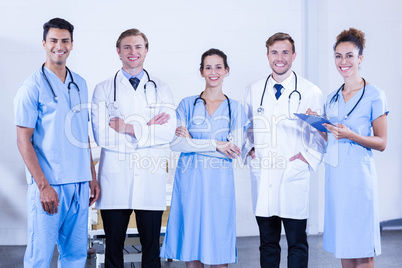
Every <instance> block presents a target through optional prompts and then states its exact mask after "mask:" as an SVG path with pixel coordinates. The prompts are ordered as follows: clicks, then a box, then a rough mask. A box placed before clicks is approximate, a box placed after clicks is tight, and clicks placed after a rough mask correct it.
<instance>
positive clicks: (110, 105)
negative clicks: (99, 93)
mask: <svg viewBox="0 0 402 268" xmlns="http://www.w3.org/2000/svg"><path fill="white" fill-rule="evenodd" d="M119 72H120V70H118V71H117V72H116V74H115V75H114V79H113V102H112V103H111V104H109V105H108V109H109V110H111V111H114V110H116V109H118V108H119V104H118V103H117V101H116V95H117V93H116V78H117V74H118V73H119ZM144 72H145V74H146V75H147V78H148V81H147V82H146V83H145V85H144V94H145V101H146V102H147V107H148V108H151V106H149V103H148V96H147V84H148V83H151V84H153V86H154V90H155V103H157V102H158V95H157V94H158V86H157V85H156V83H155V81H154V80H151V79H150V78H149V74H148V72H147V71H146V70H145V69H144Z"/></svg>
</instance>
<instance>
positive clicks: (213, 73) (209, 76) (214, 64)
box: [201, 55, 229, 88]
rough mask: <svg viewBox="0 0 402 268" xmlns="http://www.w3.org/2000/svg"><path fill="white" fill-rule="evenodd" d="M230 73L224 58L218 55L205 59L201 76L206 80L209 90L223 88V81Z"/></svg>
mask: <svg viewBox="0 0 402 268" xmlns="http://www.w3.org/2000/svg"><path fill="white" fill-rule="evenodd" d="M228 73H229V68H225V63H224V62H223V58H221V57H220V56H218V55H211V56H207V57H205V59H204V69H203V70H201V75H202V77H204V78H205V82H206V87H207V88H214V87H219V86H222V82H223V79H224V78H225V76H227V75H228Z"/></svg>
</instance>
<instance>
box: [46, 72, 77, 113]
mask: <svg viewBox="0 0 402 268" xmlns="http://www.w3.org/2000/svg"><path fill="white" fill-rule="evenodd" d="M66 70H67V72H68V74H69V75H70V78H71V82H70V83H68V85H67V88H68V98H69V99H70V109H71V111H73V112H74V113H79V112H81V110H82V108H81V92H80V88H79V87H78V85H77V84H76V83H75V82H74V78H73V75H72V74H71V71H70V69H68V68H67V66H66ZM42 74H43V76H44V77H45V79H46V82H47V84H48V85H49V87H50V90H51V91H52V94H53V99H54V102H56V103H57V102H58V101H59V97H57V95H56V93H55V92H54V90H53V87H52V85H51V84H50V82H49V79H48V78H47V76H46V73H45V64H42ZM71 85H74V86H75V88H76V89H77V92H78V98H79V100H80V107H79V108H78V109H75V108H73V107H72V104H71V95H70V94H71V93H70V91H71Z"/></svg>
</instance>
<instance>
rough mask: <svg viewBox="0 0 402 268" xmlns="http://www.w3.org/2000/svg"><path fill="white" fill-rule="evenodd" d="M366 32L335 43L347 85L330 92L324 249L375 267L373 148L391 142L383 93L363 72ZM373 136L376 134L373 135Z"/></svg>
mask: <svg viewBox="0 0 402 268" xmlns="http://www.w3.org/2000/svg"><path fill="white" fill-rule="evenodd" d="M364 46H365V38H364V33H363V32H361V31H360V30H357V29H354V28H350V29H349V30H345V31H343V32H341V33H340V34H339V35H338V37H337V39H336V43H335V45H334V51H335V66H336V68H337V70H338V72H339V73H340V74H341V76H342V77H343V79H344V84H343V85H342V86H341V87H340V88H339V89H338V90H335V91H334V92H332V93H331V94H329V96H328V98H327V102H326V107H325V108H326V116H327V118H328V119H329V120H330V121H331V122H332V123H335V124H334V126H333V125H328V124H325V127H326V128H327V129H328V131H329V133H328V143H327V151H326V156H325V158H326V170H325V173H326V174H325V221H324V249H325V250H327V251H329V252H332V253H333V254H334V255H335V257H336V258H341V259H342V260H341V262H342V267H344V268H346V267H359V268H363V267H374V255H379V254H381V244H380V226H379V219H378V204H377V203H378V200H377V199H378V198H377V175H376V170H375V165H374V158H373V152H372V150H379V151H383V150H384V149H385V147H386V144H387V114H388V106H387V101H386V98H385V95H384V92H383V91H382V90H380V89H379V88H378V87H376V86H375V85H374V84H372V83H370V82H369V81H366V80H365V79H364V78H362V77H361V76H360V74H359V65H360V64H361V63H362V61H363V48H364ZM372 133H373V134H372Z"/></svg>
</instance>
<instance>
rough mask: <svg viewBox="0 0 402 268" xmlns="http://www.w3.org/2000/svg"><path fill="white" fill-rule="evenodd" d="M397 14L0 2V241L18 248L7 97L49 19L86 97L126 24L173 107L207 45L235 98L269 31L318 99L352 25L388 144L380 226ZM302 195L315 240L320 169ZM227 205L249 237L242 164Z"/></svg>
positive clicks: (306, 5)
mask: <svg viewBox="0 0 402 268" xmlns="http://www.w3.org/2000/svg"><path fill="white" fill-rule="evenodd" d="M400 10H401V8H400V4H399V2H398V1H391V0H384V1H381V4H377V3H376V2H374V1H373V4H368V3H367V1H363V0H358V1H354V2H352V1H346V0H337V1H335V0H333V1H330V0H325V1H319V0H311V1H309V0H304V1H301V0H300V1H299V0H282V1H281V0H270V1H262V0H261V1H243V0H233V1H217V0H204V1H185V0H182V1H180V0H175V1H161V0H148V1H129V0H122V1H77V0H72V1H68V2H66V1H54V0H53V1H50V0H42V1H32V0H15V1H7V0H0V59H1V64H0V92H1V94H2V98H1V99H0V109H1V110H0V112H1V113H0V120H1V121H0V123H1V125H2V128H0V245H2V244H3V245H5V244H9V245H17V244H25V243H26V230H25V229H26V213H25V199H26V183H25V178H24V168H23V163H22V160H21V157H20V155H19V153H18V149H17V147H16V142H15V140H16V134H15V126H14V125H13V117H14V116H13V98H14V96H15V93H16V91H17V89H18V87H19V84H20V83H21V82H23V81H24V80H25V79H26V78H27V77H28V76H29V75H30V74H31V73H32V72H34V71H35V70H36V69H37V68H39V67H40V65H41V64H42V63H43V62H44V60H45V53H44V51H43V48H42V43H41V40H42V25H43V23H44V22H46V21H47V20H49V19H50V18H53V17H57V16H58V17H62V18H65V19H67V20H68V21H70V22H71V23H72V24H73V25H74V26H75V32H74V50H73V51H72V53H71V54H70V57H69V59H68V66H69V67H70V68H71V69H72V70H74V71H76V72H78V73H79V74H81V75H82V76H83V77H84V78H86V80H87V83H88V87H89V89H90V94H92V90H93V88H94V86H95V85H96V84H97V83H99V82H100V81H102V80H104V79H106V78H108V77H110V76H112V75H113V74H114V73H115V72H116V71H117V70H118V69H119V67H120V66H121V63H120V61H119V60H118V57H117V55H116V52H115V42H116V39H117V37H118V35H119V34H120V33H121V32H122V31H124V30H126V29H128V28H133V27H135V28H139V29H140V30H142V31H143V32H145V33H146V35H147V36H148V39H149V42H150V49H149V53H148V55H147V60H146V64H145V68H147V69H148V70H149V71H150V72H152V73H153V74H154V75H156V76H158V77H159V78H161V79H162V80H164V81H165V82H167V83H168V84H169V85H170V87H171V89H172V91H173V92H174V97H175V102H176V104H177V103H178V102H179V101H180V100H181V99H182V98H183V97H185V96H188V95H192V94H198V93H199V92H200V91H202V89H203V85H204V82H203V79H202V78H201V77H200V75H199V72H198V68H199V61H200V57H201V54H202V53H203V52H204V51H205V50H207V49H209V48H211V47H216V48H219V49H222V50H223V51H224V52H225V53H226V54H227V55H228V58H229V65H230V67H231V71H230V76H229V77H228V78H226V81H225V83H224V91H225V93H226V94H228V95H229V96H230V97H232V98H234V99H237V100H240V99H241V98H242V96H243V95H244V89H245V87H246V86H247V85H248V84H249V83H250V82H252V81H254V80H256V79H259V78H261V77H265V76H267V74H268V73H269V66H268V62H267V59H266V56H265V53H266V50H265V45H264V44H265V41H266V39H267V38H268V37H269V36H270V35H272V34H273V33H275V32H277V31H284V32H288V33H289V34H291V35H292V36H293V38H294V39H295V41H296V50H297V52H298V56H297V58H296V62H295V63H294V69H295V70H296V71H297V72H299V73H300V74H302V75H305V76H306V77H308V78H309V79H311V80H312V81H313V82H315V83H316V84H318V85H319V87H320V88H321V89H322V90H323V92H324V94H325V95H326V94H327V93H329V92H330V91H332V90H334V89H335V88H336V87H338V86H339V85H340V83H341V78H340V76H339V75H338V74H337V73H336V70H335V68H334V66H333V56H332V45H333V42H334V40H335V37H336V35H337V34H338V33H339V32H340V31H341V30H342V29H344V28H348V27H350V26H354V27H358V28H361V29H362V30H363V31H364V32H366V34H367V39H368V42H367V50H366V58H365V62H364V64H363V68H362V73H363V75H364V76H365V77H366V78H367V80H369V81H370V82H373V83H375V84H376V85H378V86H379V87H381V88H383V89H384V90H385V91H386V93H387V97H388V101H389V105H390V110H391V113H390V116H389V142H388V144H389V145H388V148H387V150H386V151H385V152H384V153H379V154H376V158H377V166H378V173H379V181H380V189H379V193H380V216H381V220H387V219H392V218H399V217H402V208H401V204H402V202H401V201H402V197H401V195H400V194H399V193H400V192H401V190H402V189H401V188H402V185H401V183H400V181H399V178H398V174H399V173H400V171H401V170H400V168H399V166H398V164H399V163H401V156H400V155H399V154H398V153H397V149H400V148H401V144H400V140H398V139H397V133H400V127H399V125H398V124H397V122H396V118H397V117H396V116H395V115H397V114H400V112H401V108H400V105H399V106H398V105H397V104H396V101H397V100H399V99H401V98H400V97H401V96H400V94H401V93H400V92H401V90H400V85H401V82H402V81H401V78H400V77H399V76H398V72H394V71H393V70H397V69H398V66H397V64H398V60H399V59H401V52H400V50H398V49H397V46H398V45H399V44H400V42H401V38H402V35H401V23H402V19H401V18H400V16H398V15H399V14H398V13H397V11H400ZM373 18H375V20H374V19H373ZM398 26H399V27H398ZM391 31H392V32H391ZM394 32H397V33H394ZM376 52H377V53H376ZM398 87H399V88H398ZM398 129H399V130H398ZM389 159H392V161H389ZM387 160H388V161H387ZM311 189H312V193H311V206H310V212H311V217H310V219H309V233H313V234H314V233H318V232H322V226H323V200H324V199H323V198H324V196H323V169H321V170H320V172H319V173H318V174H316V175H315V176H314V179H313V180H312V188H311ZM236 199H237V202H236V204H237V229H238V235H257V234H258V230H257V226H256V223H255V220H254V216H253V213H252V209H251V201H250V200H251V197H250V183H249V177H248V170H247V168H243V169H237V170H236Z"/></svg>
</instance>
